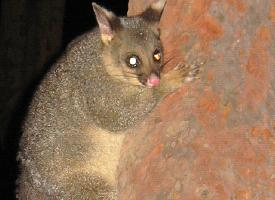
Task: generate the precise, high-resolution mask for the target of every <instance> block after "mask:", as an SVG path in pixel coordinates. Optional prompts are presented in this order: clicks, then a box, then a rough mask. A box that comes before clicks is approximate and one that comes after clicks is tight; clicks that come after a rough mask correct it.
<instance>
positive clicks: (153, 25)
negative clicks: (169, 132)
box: [93, 0, 165, 87]
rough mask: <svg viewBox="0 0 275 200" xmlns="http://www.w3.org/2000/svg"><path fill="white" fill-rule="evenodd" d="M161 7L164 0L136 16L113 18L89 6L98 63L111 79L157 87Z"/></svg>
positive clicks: (161, 63) (103, 9) (100, 9)
mask: <svg viewBox="0 0 275 200" xmlns="http://www.w3.org/2000/svg"><path fill="white" fill-rule="evenodd" d="M164 5H165V0H159V1H157V2H155V3H153V4H151V5H150V6H149V7H148V8H147V9H146V10H145V11H144V12H143V13H141V14H140V15H138V16H133V17H117V16H116V15H115V14H114V13H112V12H110V11H108V10H106V9H105V8H102V7H100V6H98V5H97V4H95V3H93V9H94V12H95V15H96V19H97V22H98V25H99V30H100V35H101V40H102V44H103V53H102V60H103V63H104V65H105V67H106V71H107V72H108V73H109V74H110V76H111V77H113V78H115V79H118V80H120V81H123V82H126V83H127V84H131V85H136V86H146V87H155V86H157V85H158V84H159V81H160V72H161V70H162V66H163V53H162V46H161V42H160V33H159V28H158V26H159V21H160V17H161V14H162V10H163V8H164Z"/></svg>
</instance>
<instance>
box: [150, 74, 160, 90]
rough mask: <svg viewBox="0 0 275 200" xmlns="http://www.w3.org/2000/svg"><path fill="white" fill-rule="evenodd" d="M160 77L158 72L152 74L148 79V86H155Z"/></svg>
mask: <svg viewBox="0 0 275 200" xmlns="http://www.w3.org/2000/svg"><path fill="white" fill-rule="evenodd" d="M159 82H160V79H159V77H158V76H157V75H156V74H151V75H150V76H149V77H148V79H147V86H148V87H155V86H157V85H158V84H159Z"/></svg>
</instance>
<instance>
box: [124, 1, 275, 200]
mask: <svg viewBox="0 0 275 200" xmlns="http://www.w3.org/2000/svg"><path fill="white" fill-rule="evenodd" d="M150 2H152V1H147V0H140V1H134V0H130V2H129V15H133V14H136V13H139V12H141V10H142V9H144V8H145V6H147V5H149V3H150ZM274 7H275V4H274V1H271V0H263V1H261V2H259V1H256V0H251V1H237V0H226V1H215V0H167V4H166V8H165V10H164V13H163V17H162V21H161V31H162V35H161V38H162V41H163V44H164V50H165V58H166V59H169V58H171V57H173V61H172V62H170V65H169V66H168V69H170V68H173V66H175V65H176V64H177V63H179V62H187V63H190V62H191V63H192V62H194V60H197V59H198V60H203V61H206V64H205V68H204V71H203V72H202V75H201V79H200V80H198V81H196V82H193V83H190V84H187V85H185V86H183V87H182V88H181V89H180V90H179V91H177V92H176V93H174V94H172V95H170V96H168V97H167V98H166V99H165V100H164V101H163V102H162V103H161V104H160V105H159V106H158V107H157V109H156V110H155V111H154V113H152V115H151V116H150V117H149V118H148V119H147V120H146V121H145V122H143V123H142V124H141V125H140V126H139V127H138V128H137V129H136V130H135V131H134V133H132V134H130V135H128V136H127V138H126V140H125V144H124V147H123V150H122V156H121V162H120V166H119V196H120V199H122V200H124V199H125V200H126V199H127V200H128V199H129V200H132V199H137V200H139V199H145V200H147V199H148V200H152V199H173V200H177V199H186V200H193V199H194V200H199V199H206V200H207V199H209V200H210V199H211V200H228V199H234V200H246V199H247V200H253V199H255V200H256V199H263V200H274V199H275V68H274V66H275V56H274V55H275V26H274V25H275V20H274V19H275V18H274V16H275V15H274V10H275V9H274ZM168 69H167V70H168Z"/></svg>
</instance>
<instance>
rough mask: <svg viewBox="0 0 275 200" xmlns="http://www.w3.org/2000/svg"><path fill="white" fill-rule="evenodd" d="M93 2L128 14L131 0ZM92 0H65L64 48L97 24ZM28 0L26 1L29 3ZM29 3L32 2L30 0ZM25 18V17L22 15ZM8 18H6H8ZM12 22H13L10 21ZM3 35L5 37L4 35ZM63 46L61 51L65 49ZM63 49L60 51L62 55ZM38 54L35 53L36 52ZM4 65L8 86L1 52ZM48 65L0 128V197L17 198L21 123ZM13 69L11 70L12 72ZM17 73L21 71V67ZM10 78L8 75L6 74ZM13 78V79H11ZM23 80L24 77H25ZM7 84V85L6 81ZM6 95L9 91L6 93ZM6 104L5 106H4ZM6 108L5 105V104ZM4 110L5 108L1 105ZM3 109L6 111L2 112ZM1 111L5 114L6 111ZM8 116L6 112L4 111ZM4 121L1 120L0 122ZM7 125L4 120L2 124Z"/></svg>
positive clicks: (3, 198)
mask: <svg viewBox="0 0 275 200" xmlns="http://www.w3.org/2000/svg"><path fill="white" fill-rule="evenodd" d="M4 1H9V0H2V1H0V2H1V3H0V14H1V17H5V15H4V14H2V13H3V12H2V8H3V6H2V3H3V2H4ZM26 1H30V0H26ZM94 2H96V3H98V4H99V5H101V6H103V7H105V8H107V9H109V10H112V11H113V12H114V13H116V14H117V15H120V16H121V15H126V13H127V7H128V0H101V1H100V0H94ZM91 3H92V0H79V1H75V0H66V4H65V13H64V25H63V34H62V50H64V48H65V47H66V45H67V44H68V43H69V42H70V41H72V40H73V39H74V38H75V37H76V36H78V35H81V34H82V33H84V32H85V31H87V30H90V29H91V28H93V27H94V26H96V21H95V17H94V13H93V10H92V6H91ZM26 4H27V3H26ZM28 4H31V3H29V2H28ZM22 20H23V19H22ZM5 21H7V20H5ZM10 23H12V22H10ZM1 38H2V37H1ZM62 50H61V51H60V52H62ZM60 54H61V53H59V55H60ZM34 56H35V55H34ZM0 58H1V65H0V75H1V73H2V72H3V74H2V75H1V76H0V84H1V85H0V87H1V89H2V90H5V89H6V90H8V89H7V88H8V85H7V83H6V82H7V81H6V82H5V81H3V80H1V78H3V77H4V78H3V79H5V76H4V73H7V72H9V67H8V66H5V64H6V65H7V62H6V61H4V60H5V59H3V54H2V53H1V57H0ZM56 58H58V56H54V57H53V58H51V59H49V60H47V63H53V62H54V60H56ZM47 65H49V66H50V64H45V66H44V68H45V69H43V70H42V72H41V73H39V75H38V76H37V77H35V78H34V79H35V81H32V82H31V84H30V86H28V87H27V89H26V91H25V90H24V91H21V93H22V95H21V96H20V98H19V100H18V101H19V102H17V103H16V104H15V107H14V108H13V109H14V110H13V111H10V113H12V114H10V115H11V119H10V121H8V122H4V123H8V125H7V126H8V129H7V131H2V130H1V135H0V136H1V137H2V138H4V139H2V141H1V143H0V144H1V145H0V146H1V148H0V153H1V154H0V156H1V161H0V167H1V169H0V170H1V176H2V177H1V178H0V181H1V190H0V192H1V193H0V199H1V200H9V199H15V180H16V177H17V175H18V169H17V163H16V152H17V150H18V141H19V138H20V135H21V131H20V127H21V124H22V121H23V119H24V116H25V114H26V111H27V109H26V108H27V105H28V103H29V102H30V100H31V97H32V94H33V91H34V90H35V87H36V86H37V84H38V83H39V81H40V80H41V78H42V77H43V75H44V74H45V72H46V71H47V70H46V68H47ZM11 73H12V72H11ZM18 73H21V72H20V70H19V72H18ZM7 79H8V78H7ZM11 81H14V80H12V79H11ZM22 82H23V80H22ZM5 84H6V85H5ZM6 96H7V95H6ZM6 96H5V95H3V96H2V97H1V101H0V103H1V102H5V101H7V99H8V97H7V99H5V98H6ZM2 107H5V106H2ZM4 109H5V108H4ZM0 112H2V109H0ZM3 113H4V112H3ZM3 113H1V114H2V115H4V114H3ZM4 116H5V115H4ZM1 123H2V122H1ZM2 125H3V126H5V124H2Z"/></svg>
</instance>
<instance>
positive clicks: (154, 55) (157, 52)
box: [153, 49, 161, 62]
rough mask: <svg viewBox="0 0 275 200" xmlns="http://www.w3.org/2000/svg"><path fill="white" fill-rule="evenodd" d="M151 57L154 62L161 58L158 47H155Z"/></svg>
mask: <svg viewBox="0 0 275 200" xmlns="http://www.w3.org/2000/svg"><path fill="white" fill-rule="evenodd" d="M153 59H154V61H156V62H159V61H160V60H161V53H160V50H159V49H156V50H155V52H154V54H153Z"/></svg>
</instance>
